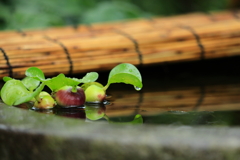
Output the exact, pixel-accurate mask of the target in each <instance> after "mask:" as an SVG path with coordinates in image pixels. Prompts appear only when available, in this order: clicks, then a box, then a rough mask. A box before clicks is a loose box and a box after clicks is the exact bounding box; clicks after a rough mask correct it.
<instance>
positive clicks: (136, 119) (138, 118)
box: [104, 114, 143, 124]
mask: <svg viewBox="0 0 240 160" xmlns="http://www.w3.org/2000/svg"><path fill="white" fill-rule="evenodd" d="M104 118H105V119H106V120H107V121H108V122H109V123H114V124H143V118H142V116H141V115H140V114H137V115H135V117H134V119H133V120H132V121H130V122H114V121H111V120H110V119H109V118H108V117H107V115H105V116H104Z"/></svg>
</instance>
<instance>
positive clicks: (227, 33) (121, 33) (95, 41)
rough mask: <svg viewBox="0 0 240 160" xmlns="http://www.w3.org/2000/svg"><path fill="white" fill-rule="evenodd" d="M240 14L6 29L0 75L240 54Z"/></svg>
mask: <svg viewBox="0 0 240 160" xmlns="http://www.w3.org/2000/svg"><path fill="white" fill-rule="evenodd" d="M235 13H236V12H235ZM235 13H232V12H221V13H213V14H208V15H207V14H200V13H195V14H188V15H180V16H173V17H166V18H161V17H160V18H152V19H148V20H147V19H139V20H133V21H124V22H123V21H122V22H114V23H104V24H93V25H92V26H78V27H75V28H74V27H65V28H49V29H45V30H27V31H3V32H0V39H1V40H0V53H2V54H1V55H2V56H1V57H0V77H3V76H11V77H23V75H24V71H25V70H26V69H27V68H28V67H30V66H36V67H39V68H41V69H42V70H43V71H44V72H45V74H46V75H48V76H53V75H56V74H58V73H64V74H68V73H69V74H71V73H83V72H86V71H99V70H108V69H111V68H112V67H114V66H115V65H116V64H119V63H123V62H128V63H132V64H134V65H147V64H154V63H161V62H166V61H168V62H174V61H190V60H199V59H209V58H218V57H227V56H235V55H239V54H240V47H239V46H240V18H239V17H240V16H239V15H238V14H235Z"/></svg>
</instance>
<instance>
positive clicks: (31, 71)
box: [25, 67, 45, 81]
mask: <svg viewBox="0 0 240 160" xmlns="http://www.w3.org/2000/svg"><path fill="white" fill-rule="evenodd" d="M25 75H26V76H28V77H31V78H35V79H37V80H39V81H44V80H45V76H44V73H43V71H42V70H41V69H39V68H37V67H30V68H28V69H27V70H26V71H25Z"/></svg>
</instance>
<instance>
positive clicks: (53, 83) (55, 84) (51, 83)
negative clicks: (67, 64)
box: [45, 72, 98, 92]
mask: <svg viewBox="0 0 240 160" xmlns="http://www.w3.org/2000/svg"><path fill="white" fill-rule="evenodd" d="M97 78H98V73H96V72H90V73H87V74H86V75H85V76H84V77H83V79H78V78H69V77H65V75H64V74H62V73H61V74H59V75H58V76H57V77H54V78H52V79H49V80H46V81H45V82H46V85H47V86H48V87H49V88H50V89H51V90H52V91H53V92H55V91H57V90H58V89H60V88H62V87H64V86H77V85H79V84H80V83H87V82H93V81H95V80H96V79H97Z"/></svg>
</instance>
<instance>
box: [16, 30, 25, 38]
mask: <svg viewBox="0 0 240 160" xmlns="http://www.w3.org/2000/svg"><path fill="white" fill-rule="evenodd" d="M17 33H20V34H21V35H22V36H23V37H24V36H26V35H27V33H25V32H23V31H22V30H21V29H18V30H17Z"/></svg>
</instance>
